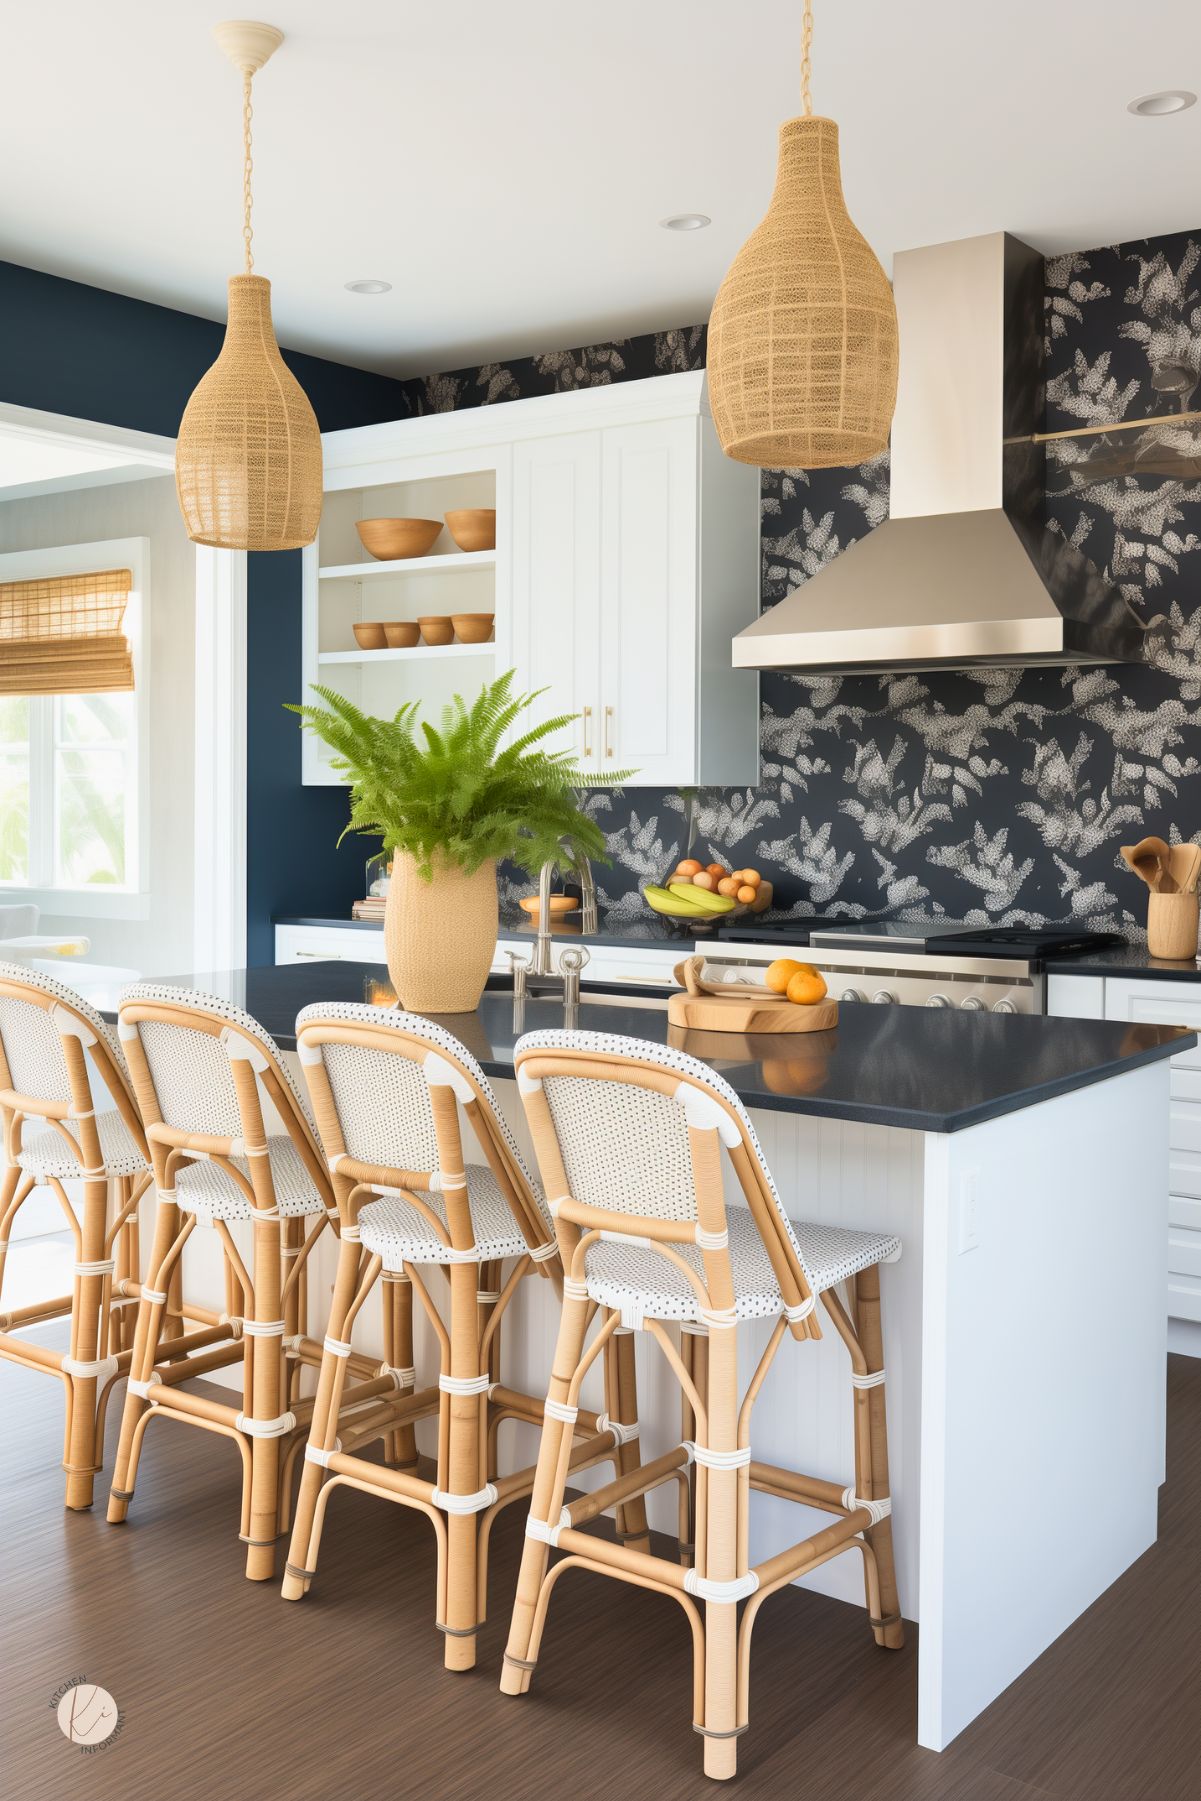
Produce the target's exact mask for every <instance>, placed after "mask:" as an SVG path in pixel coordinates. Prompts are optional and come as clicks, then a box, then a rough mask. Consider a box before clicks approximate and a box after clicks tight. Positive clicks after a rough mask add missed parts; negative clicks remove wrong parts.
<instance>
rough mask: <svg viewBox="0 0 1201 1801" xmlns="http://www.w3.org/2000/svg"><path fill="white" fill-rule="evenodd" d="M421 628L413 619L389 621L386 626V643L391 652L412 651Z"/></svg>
mask: <svg viewBox="0 0 1201 1801" xmlns="http://www.w3.org/2000/svg"><path fill="white" fill-rule="evenodd" d="M420 636H421V628H420V627H419V626H418V625H417V624H416V623H415V622H414V621H413V620H412V619H389V620H387V621H386V622H385V625H384V642H385V643H386V644H387V646H388V649H389V650H412V648H413V646H414V645H415V644H416V642H417V640H418V638H419V637H420Z"/></svg>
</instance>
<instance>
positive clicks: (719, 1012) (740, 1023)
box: [667, 957, 838, 1032]
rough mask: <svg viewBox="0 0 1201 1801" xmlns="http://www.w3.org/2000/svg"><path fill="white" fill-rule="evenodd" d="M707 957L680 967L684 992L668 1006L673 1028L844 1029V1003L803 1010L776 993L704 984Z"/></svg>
mask: <svg viewBox="0 0 1201 1801" xmlns="http://www.w3.org/2000/svg"><path fill="white" fill-rule="evenodd" d="M703 967H704V958H703V957H686V958H685V959H684V961H683V962H682V963H677V964H676V967H675V971H674V974H675V979H676V981H677V982H678V983H679V984H680V987H681V989H682V990H683V992H682V993H680V994H673V995H672V997H671V999H670V1000H669V1001H668V1003H667V1018H668V1022H669V1024H671V1025H673V1026H683V1027H685V1028H687V1029H688V1030H689V1031H696V1032H828V1031H829V1030H830V1028H831V1026H836V1025H837V1024H838V1002H837V1001H832V1000H824V1001H818V1002H817V1004H816V1005H815V1006H812V1007H798V1006H796V1005H795V1003H794V1002H792V1001H790V1000H786V999H785V998H784V996H783V995H779V994H773V993H772V990H771V989H770V988H761V987H758V986H754V987H752V986H751V984H750V983H747V984H746V985H744V986H739V987H738V988H737V989H735V988H732V987H731V986H729V985H720V986H719V985H718V984H716V983H713V982H705V981H702V980H701V970H702V968H703Z"/></svg>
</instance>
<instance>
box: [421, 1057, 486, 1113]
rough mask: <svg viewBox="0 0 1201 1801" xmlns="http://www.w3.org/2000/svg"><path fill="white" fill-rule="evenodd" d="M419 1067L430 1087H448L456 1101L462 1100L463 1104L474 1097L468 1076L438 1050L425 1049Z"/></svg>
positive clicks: (473, 1089) (473, 1090)
mask: <svg viewBox="0 0 1201 1801" xmlns="http://www.w3.org/2000/svg"><path fill="white" fill-rule="evenodd" d="M421 1067H422V1069H423V1070H424V1072H425V1079H426V1082H427V1083H428V1085H429V1086H430V1087H431V1088H449V1089H450V1090H451V1091H452V1093H453V1094H454V1097H455V1099H456V1101H462V1102H463V1103H464V1105H466V1103H467V1102H468V1101H470V1100H474V1099H475V1088H474V1087H473V1085H472V1083H471V1081H470V1080H469V1079H468V1077H467V1076H465V1075H464V1074H463V1071H462V1070H461V1069H456V1068H455V1066H454V1064H453V1063H451V1062H450V1060H449V1059H448V1058H446V1057H443V1056H442V1055H441V1054H440V1053H439V1052H438V1051H427V1052H426V1054H425V1056H424V1058H423V1059H422V1063H421Z"/></svg>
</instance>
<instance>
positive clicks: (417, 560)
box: [317, 550, 496, 582]
mask: <svg viewBox="0 0 1201 1801" xmlns="http://www.w3.org/2000/svg"><path fill="white" fill-rule="evenodd" d="M495 564H496V552H495V551H494V550H448V551H446V552H445V553H444V554H443V555H442V556H432V557H395V558H393V559H392V560H391V561H390V562H384V563H375V562H372V563H328V564H327V565H326V566H325V568H324V569H318V571H317V576H318V579H319V580H320V581H323V582H340V581H356V582H357V581H362V580H363V579H364V578H369V577H371V576H373V575H433V574H435V573H436V572H437V571H439V570H445V569H450V570H454V569H491V568H494V567H495Z"/></svg>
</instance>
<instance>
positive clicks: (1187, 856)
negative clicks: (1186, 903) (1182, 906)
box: [1168, 844, 1201, 894]
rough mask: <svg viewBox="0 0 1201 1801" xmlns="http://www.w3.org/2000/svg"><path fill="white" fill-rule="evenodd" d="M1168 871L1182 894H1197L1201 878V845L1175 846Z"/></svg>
mask: <svg viewBox="0 0 1201 1801" xmlns="http://www.w3.org/2000/svg"><path fill="white" fill-rule="evenodd" d="M1168 871H1169V874H1170V875H1171V878H1172V880H1173V881H1174V882H1175V884H1176V886H1177V888H1179V890H1180V892H1181V894H1195V893H1196V892H1197V882H1198V879H1199V878H1201V844H1174V845H1173V846H1172V849H1171V851H1170V853H1169V856H1168Z"/></svg>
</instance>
